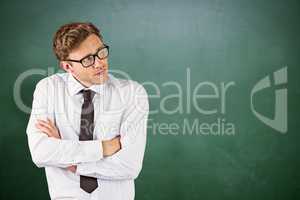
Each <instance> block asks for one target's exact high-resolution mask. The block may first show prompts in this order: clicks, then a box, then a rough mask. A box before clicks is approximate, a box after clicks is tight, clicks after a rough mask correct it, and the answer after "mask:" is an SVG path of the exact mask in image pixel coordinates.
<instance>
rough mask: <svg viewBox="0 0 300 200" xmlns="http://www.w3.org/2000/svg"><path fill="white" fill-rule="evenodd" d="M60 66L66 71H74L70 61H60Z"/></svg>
mask: <svg viewBox="0 0 300 200" xmlns="http://www.w3.org/2000/svg"><path fill="white" fill-rule="evenodd" d="M59 64H60V67H61V68H62V69H63V70H65V71H66V72H70V73H72V72H73V67H72V65H71V64H70V63H68V62H66V61H61V62H60V63H59Z"/></svg>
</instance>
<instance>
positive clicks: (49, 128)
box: [35, 118, 121, 173]
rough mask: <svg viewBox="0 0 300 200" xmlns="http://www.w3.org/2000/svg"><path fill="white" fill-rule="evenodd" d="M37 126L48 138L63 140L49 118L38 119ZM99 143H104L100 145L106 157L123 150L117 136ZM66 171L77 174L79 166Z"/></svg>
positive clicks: (69, 167)
mask: <svg viewBox="0 0 300 200" xmlns="http://www.w3.org/2000/svg"><path fill="white" fill-rule="evenodd" d="M35 126H36V128H37V129H39V130H40V131H41V132H42V133H44V134H46V135H47V136H48V137H52V138H56V139H59V140H60V139H61V136H60V133H59V130H58V129H57V127H56V126H55V124H54V123H53V122H52V121H51V120H50V119H49V118H47V119H46V120H40V119H37V123H36V124H35ZM99 142H101V143H102V144H100V143H99V145H101V146H102V150H103V156H104V157H106V156H111V155H113V154H115V153H116V152H117V151H119V150H120V149H121V142H120V136H117V137H115V138H113V139H111V140H104V141H99ZM99 153H100V152H99ZM66 169H67V170H69V171H71V172H73V173H75V172H76V169H77V165H70V166H68V167H67V168H66Z"/></svg>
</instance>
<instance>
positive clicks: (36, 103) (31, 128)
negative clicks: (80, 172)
mask: <svg viewBox="0 0 300 200" xmlns="http://www.w3.org/2000/svg"><path fill="white" fill-rule="evenodd" d="M49 90H51V89H50V88H49V81H46V80H45V79H44V80H42V81H40V82H39V83H38V84H37V86H36V89H35V91H34V94H33V103H32V110H31V114H30V118H29V122H28V125H27V129H26V133H27V139H28V145H29V149H30V153H31V157H32V160H33V162H34V163H35V164H36V165H37V166H38V167H46V166H56V167H67V166H70V165H78V164H80V163H85V162H95V161H98V160H100V159H101V158H102V157H103V151H102V143H101V142H100V140H93V141H75V140H74V141H73V140H61V139H56V138H52V137H48V136H47V135H46V134H45V133H43V132H41V131H40V130H39V129H37V128H36V127H35V124H36V122H37V119H43V120H45V119H46V118H49V119H51V120H53V121H54V114H53V113H54V112H53V111H52V109H51V106H50V105H49V104H51V94H50V93H51V91H49ZM52 103H53V102H52Z"/></svg>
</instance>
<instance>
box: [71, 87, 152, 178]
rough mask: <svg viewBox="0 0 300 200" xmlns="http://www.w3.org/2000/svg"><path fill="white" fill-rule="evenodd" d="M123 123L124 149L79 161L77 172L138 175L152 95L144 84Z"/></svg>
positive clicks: (129, 176)
mask: <svg viewBox="0 0 300 200" xmlns="http://www.w3.org/2000/svg"><path fill="white" fill-rule="evenodd" d="M136 92H137V93H136V95H134V98H133V101H132V102H130V103H129V104H128V108H127V109H126V111H125V115H124V116H126V117H125V118H123V119H124V120H123V121H122V123H121V128H120V135H121V139H120V141H121V145H122V148H121V150H120V151H118V152H117V153H115V154H114V155H112V156H109V157H105V158H103V159H101V160H100V161H96V162H89V163H81V164H79V165H77V171H76V173H77V175H84V176H90V177H95V178H100V179H106V180H120V179H135V178H137V176H138V175H139V173H140V171H141V169H142V163H143V157H144V152H145V146H146V138H147V119H148V113H149V103H148V96H147V93H146V91H145V89H144V88H143V87H142V86H140V87H139V88H138V89H137V91H136Z"/></svg>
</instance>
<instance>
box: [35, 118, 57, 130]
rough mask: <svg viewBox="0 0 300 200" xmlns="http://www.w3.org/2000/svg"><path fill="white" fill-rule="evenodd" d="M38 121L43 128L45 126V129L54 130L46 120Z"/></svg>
mask: <svg viewBox="0 0 300 200" xmlns="http://www.w3.org/2000/svg"><path fill="white" fill-rule="evenodd" d="M37 121H38V123H39V124H40V125H41V126H44V127H47V128H49V129H53V128H52V127H51V125H50V124H49V123H48V122H46V121H44V120H39V119H38V120H37Z"/></svg>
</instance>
